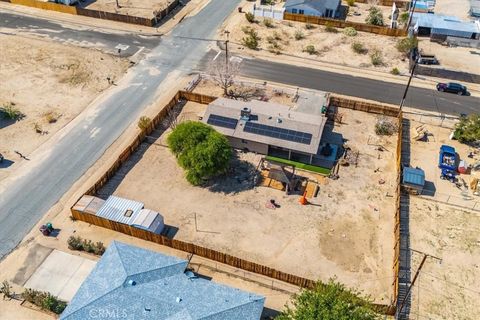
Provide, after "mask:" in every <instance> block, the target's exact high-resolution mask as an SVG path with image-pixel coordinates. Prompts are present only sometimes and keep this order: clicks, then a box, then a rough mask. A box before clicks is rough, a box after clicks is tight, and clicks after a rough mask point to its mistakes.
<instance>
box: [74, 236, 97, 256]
mask: <svg viewBox="0 0 480 320" xmlns="http://www.w3.org/2000/svg"><path fill="white" fill-rule="evenodd" d="M67 244H68V248H69V249H70V250H77V251H85V252H89V253H93V254H96V255H98V256H101V255H103V254H104V253H105V246H104V245H103V243H102V242H96V243H93V242H92V240H86V239H82V238H80V237H74V236H71V237H70V238H68V240H67Z"/></svg>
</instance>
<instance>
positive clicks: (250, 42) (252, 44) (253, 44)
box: [242, 34, 258, 50]
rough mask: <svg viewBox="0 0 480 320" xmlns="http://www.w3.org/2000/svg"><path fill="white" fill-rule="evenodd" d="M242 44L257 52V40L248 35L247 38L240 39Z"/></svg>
mask: <svg viewBox="0 0 480 320" xmlns="http://www.w3.org/2000/svg"><path fill="white" fill-rule="evenodd" d="M242 44H243V45H244V46H245V47H247V48H249V49H252V50H257V49H258V38H257V37H255V36H253V35H251V34H250V35H248V36H247V37H245V38H243V39H242Z"/></svg>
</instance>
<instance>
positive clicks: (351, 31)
mask: <svg viewBox="0 0 480 320" xmlns="http://www.w3.org/2000/svg"><path fill="white" fill-rule="evenodd" d="M343 34H344V35H346V36H349V37H355V36H356V35H357V30H355V28H353V27H346V28H345V29H343Z"/></svg>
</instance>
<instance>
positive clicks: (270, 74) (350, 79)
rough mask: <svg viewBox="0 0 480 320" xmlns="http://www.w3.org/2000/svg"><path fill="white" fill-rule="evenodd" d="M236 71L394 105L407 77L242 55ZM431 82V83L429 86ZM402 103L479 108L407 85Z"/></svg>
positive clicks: (450, 109) (473, 101)
mask: <svg viewBox="0 0 480 320" xmlns="http://www.w3.org/2000/svg"><path fill="white" fill-rule="evenodd" d="M216 54H217V52H216V51H214V50H212V51H210V52H209V53H208V54H207V55H206V56H205V57H204V58H203V59H202V61H201V63H200V65H199V70H201V71H205V70H207V66H208V62H209V61H210V60H212V59H213V57H215V55H216ZM222 56H223V55H222ZM240 73H241V75H242V76H245V77H249V78H254V79H259V80H263V81H271V82H278V83H284V84H287V85H291V86H296V87H301V88H310V89H314V90H321V91H326V92H333V93H338V94H343V95H347V96H353V97H359V98H364V99H370V100H375V101H379V102H384V103H391V104H396V105H398V104H400V101H401V99H402V96H403V93H404V90H405V86H406V83H407V81H408V78H407V77H404V79H405V85H402V84H396V83H391V82H384V81H379V80H372V79H368V78H362V77H355V76H351V75H347V74H341V73H334V72H329V71H323V70H319V69H312V68H306V67H300V66H295V65H290V64H283V63H276V62H271V61H267V60H261V59H251V58H243V60H242V65H241V68H240ZM434 85H435V84H432V86H434ZM405 106H407V107H414V108H418V109H422V110H426V111H435V112H440V113H444V114H451V115H459V114H461V113H465V114H470V113H473V112H478V111H479V110H480V98H477V97H472V96H457V95H455V94H451V93H445V92H438V91H436V90H428V89H423V88H417V87H413V86H411V87H410V89H409V91H408V94H407V99H406V102H405Z"/></svg>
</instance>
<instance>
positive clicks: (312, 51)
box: [303, 44, 317, 54]
mask: <svg viewBox="0 0 480 320" xmlns="http://www.w3.org/2000/svg"><path fill="white" fill-rule="evenodd" d="M303 51H304V52H307V53H308V54H317V49H315V46H314V45H312V44H309V45H308V46H306V47H305V49H303Z"/></svg>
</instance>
